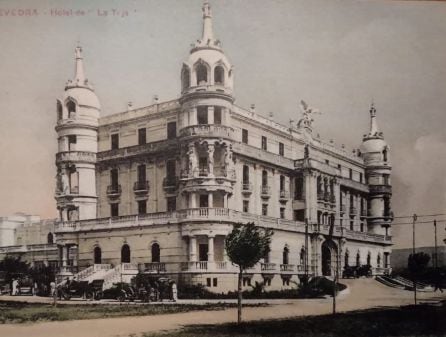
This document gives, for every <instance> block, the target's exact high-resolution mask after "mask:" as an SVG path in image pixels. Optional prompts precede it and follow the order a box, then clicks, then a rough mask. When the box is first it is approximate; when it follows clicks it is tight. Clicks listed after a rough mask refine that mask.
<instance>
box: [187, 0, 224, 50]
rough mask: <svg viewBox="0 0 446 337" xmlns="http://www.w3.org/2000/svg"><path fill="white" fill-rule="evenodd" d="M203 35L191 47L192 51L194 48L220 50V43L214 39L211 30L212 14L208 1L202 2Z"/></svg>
mask: <svg viewBox="0 0 446 337" xmlns="http://www.w3.org/2000/svg"><path fill="white" fill-rule="evenodd" d="M202 10H203V34H202V37H201V39H200V40H197V42H196V43H195V45H193V46H192V51H193V50H195V48H213V49H221V47H220V41H219V40H217V39H216V38H215V37H214V30H213V28H212V12H211V5H210V3H209V0H204V2H203V7H202Z"/></svg>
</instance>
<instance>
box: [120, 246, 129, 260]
mask: <svg viewBox="0 0 446 337" xmlns="http://www.w3.org/2000/svg"><path fill="white" fill-rule="evenodd" d="M121 263H130V247H129V245H128V244H125V245H123V246H122V248H121Z"/></svg>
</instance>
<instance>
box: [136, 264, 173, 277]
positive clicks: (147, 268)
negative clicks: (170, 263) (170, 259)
mask: <svg viewBox="0 0 446 337" xmlns="http://www.w3.org/2000/svg"><path fill="white" fill-rule="evenodd" d="M138 269H139V270H140V271H142V272H144V273H149V274H159V273H165V272H166V263H164V262H151V263H144V264H140V265H139V266H138Z"/></svg>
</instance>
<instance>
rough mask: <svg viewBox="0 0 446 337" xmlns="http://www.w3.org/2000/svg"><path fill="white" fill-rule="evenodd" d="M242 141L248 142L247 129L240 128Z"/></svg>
mask: <svg viewBox="0 0 446 337" xmlns="http://www.w3.org/2000/svg"><path fill="white" fill-rule="evenodd" d="M242 143H245V144H248V130H246V129H242Z"/></svg>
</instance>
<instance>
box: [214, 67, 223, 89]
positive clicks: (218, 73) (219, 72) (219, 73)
mask: <svg viewBox="0 0 446 337" xmlns="http://www.w3.org/2000/svg"><path fill="white" fill-rule="evenodd" d="M214 82H215V84H221V85H223V84H225V83H224V82H225V70H224V69H223V67H222V66H216V67H215V69H214Z"/></svg>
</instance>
